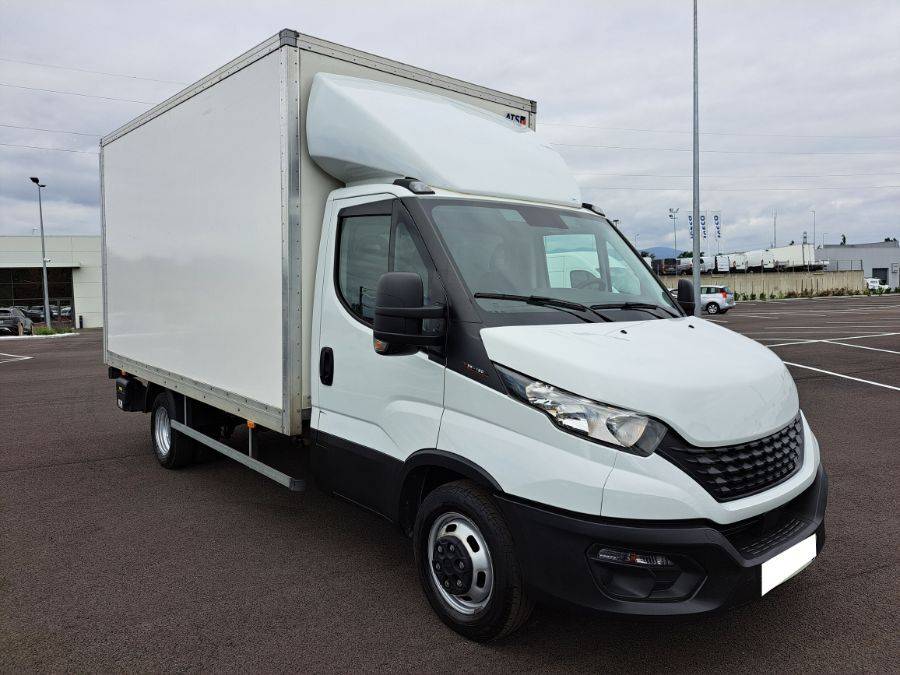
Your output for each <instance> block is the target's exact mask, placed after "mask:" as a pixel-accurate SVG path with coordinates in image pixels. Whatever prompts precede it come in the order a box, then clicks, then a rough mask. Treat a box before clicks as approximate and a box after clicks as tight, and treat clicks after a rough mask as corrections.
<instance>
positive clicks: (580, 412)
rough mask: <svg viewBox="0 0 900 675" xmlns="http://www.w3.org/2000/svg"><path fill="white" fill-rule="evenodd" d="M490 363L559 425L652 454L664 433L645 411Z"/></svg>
mask: <svg viewBox="0 0 900 675" xmlns="http://www.w3.org/2000/svg"><path fill="white" fill-rule="evenodd" d="M494 365H495V366H496V368H497V372H498V373H499V374H500V377H501V378H502V379H503V381H504V383H505V384H506V387H507V390H508V391H509V392H510V393H511V394H512V395H513V396H515V397H516V398H518V399H519V400H521V401H522V402H524V403H528V404H529V405H532V406H534V407H535V408H538V409H539V410H542V411H543V412H544V413H546V414H547V415H548V416H549V417H550V419H552V420H553V421H554V422H555V423H556V425H557V426H558V427H560V428H561V429H564V430H566V431H570V432H572V433H575V434H578V435H580V436H586V437H587V438H590V439H592V440H595V441H599V442H601V443H606V444H608V445H613V446H616V447H617V448H619V449H621V450H623V451H625V452H630V453H631V454H634V455H640V456H642V457H647V456H649V455H651V454H653V451H654V450H656V447H657V446H658V445H659V442H660V441H661V440H662V438H663V436H665V435H666V426H665V425H664V424H663V423H661V422H658V421H656V420H654V419H651V418H649V417H647V416H645V415H641V414H640V413H636V412H632V411H630V410H623V409H621V408H614V407H613V406H608V405H604V404H603V403H598V402H597V401H592V400H590V399H587V398H582V397H580V396H576V395H574V394H570V393H569V392H567V391H564V390H562V389H557V388H556V387H553V386H551V385H549V384H546V383H545V382H541V381H540V380H535V379H532V378H530V377H527V376H526V375H522V374H521V373H517V372H516V371H514V370H510V369H508V368H504V367H503V366H500V365H497V364H494Z"/></svg>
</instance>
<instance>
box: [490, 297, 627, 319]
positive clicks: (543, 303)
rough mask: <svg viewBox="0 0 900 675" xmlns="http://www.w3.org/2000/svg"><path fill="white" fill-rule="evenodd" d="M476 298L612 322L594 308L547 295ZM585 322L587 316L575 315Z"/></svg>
mask: <svg viewBox="0 0 900 675" xmlns="http://www.w3.org/2000/svg"><path fill="white" fill-rule="evenodd" d="M475 297H476V298H484V299H485V300H515V301H518V302H524V303H526V304H528V305H538V306H539V307H554V308H556V309H561V310H575V311H577V312H584V313H585V314H591V315H593V316H599V317H600V318H601V319H603V320H604V321H612V319H610V318H609V317H606V316H603V315H602V314H600V313H599V312H595V311H594V310H593V308H592V307H588V306H587V305H582V304H581V303H580V302H571V301H569V300H560V299H559V298H551V297H548V296H545V295H515V294H512V293H475ZM575 316H578V317H579V318H580V319H583V320H584V321H590V319H589V318H587V317H585V316H580V315H577V314H576V315H575Z"/></svg>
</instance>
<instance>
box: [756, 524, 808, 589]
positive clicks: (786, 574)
mask: <svg viewBox="0 0 900 675" xmlns="http://www.w3.org/2000/svg"><path fill="white" fill-rule="evenodd" d="M815 557H816V535H814V534H813V535H811V536H809V537H807V538H806V539H804V540H803V541H801V542H799V543H797V544H794V545H793V546H791V547H790V548H789V549H788V550H787V551H782V552H781V553H779V554H778V555H776V556H775V557H774V558H771V559H770V560H766V561H765V562H764V563H763V564H762V595H765V594H766V593H768V592H769V591H771V590H772V589H773V588H775V587H776V586H778V585H779V584H781V583H784V582H785V581H787V580H788V579H790V578H791V577H792V576H794V575H795V574H797V573H798V572H800V571H802V570H803V569H804V568H805V567H806V566H807V565H809V564H810V563H811V562H812V561H813V560H814V559H815Z"/></svg>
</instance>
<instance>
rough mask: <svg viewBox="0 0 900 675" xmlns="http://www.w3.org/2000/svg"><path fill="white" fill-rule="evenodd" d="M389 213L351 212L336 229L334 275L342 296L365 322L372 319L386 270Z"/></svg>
mask: <svg viewBox="0 0 900 675" xmlns="http://www.w3.org/2000/svg"><path fill="white" fill-rule="evenodd" d="M390 237H391V217H390V216H389V215H381V216H351V217H348V218H343V219H342V220H341V223H340V228H339V229H338V255H337V256H336V259H337V266H338V268H337V279H338V289H339V293H340V296H341V299H342V300H343V301H344V304H345V305H346V306H347V308H348V309H349V310H350V311H351V312H352V313H353V314H354V315H355V316H356V317H357V318H359V319H362V320H363V321H365V322H366V323H372V322H373V321H374V320H375V288H376V287H377V286H378V280H379V279H380V278H381V275H382V274H384V273H385V272H387V271H388V260H389V253H390Z"/></svg>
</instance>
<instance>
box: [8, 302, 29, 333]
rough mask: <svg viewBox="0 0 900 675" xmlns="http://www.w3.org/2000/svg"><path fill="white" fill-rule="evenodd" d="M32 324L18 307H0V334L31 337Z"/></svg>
mask: <svg viewBox="0 0 900 675" xmlns="http://www.w3.org/2000/svg"><path fill="white" fill-rule="evenodd" d="M32 332H33V324H32V321H31V319H30V318H28V317H27V316H25V314H24V313H23V312H22V310H20V309H19V308H18V307H0V334H3V335H31V334H32Z"/></svg>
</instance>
